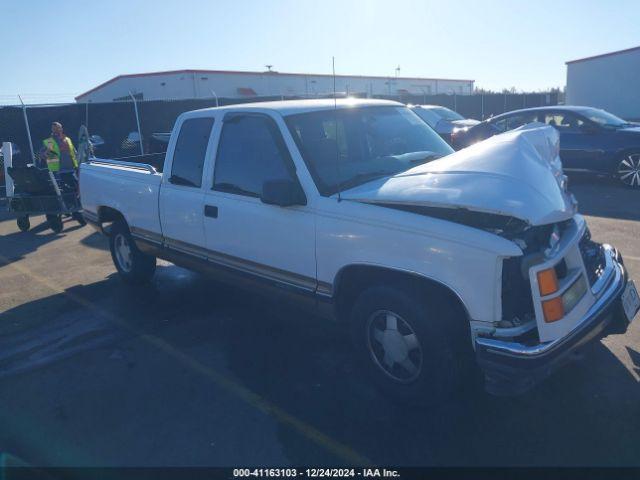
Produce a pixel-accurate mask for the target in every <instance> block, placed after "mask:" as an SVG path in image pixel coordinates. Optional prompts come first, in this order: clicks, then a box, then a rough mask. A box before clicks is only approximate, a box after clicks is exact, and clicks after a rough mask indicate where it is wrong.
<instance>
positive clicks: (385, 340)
mask: <svg viewBox="0 0 640 480" xmlns="http://www.w3.org/2000/svg"><path fill="white" fill-rule="evenodd" d="M367 345H368V347H369V353H370V354H371V358H372V359H373V361H374V363H375V364H376V365H377V366H378V367H379V368H380V369H381V370H382V372H384V374H385V375H387V376H388V377H390V378H391V379H392V380H394V381H396V382H400V383H410V382H412V381H414V380H415V379H416V378H418V377H419V376H420V372H421V371H422V363H423V354H422V348H421V346H420V342H419V340H418V336H417V335H416V333H415V332H414V330H413V328H411V325H410V324H409V323H408V322H406V321H405V320H404V319H403V318H402V317H401V316H400V315H398V314H397V313H394V312H391V311H389V310H378V311H377V312H374V313H373V314H372V315H371V316H370V317H369V319H368V321H367Z"/></svg>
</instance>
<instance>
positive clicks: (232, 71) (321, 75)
mask: <svg viewBox="0 0 640 480" xmlns="http://www.w3.org/2000/svg"><path fill="white" fill-rule="evenodd" d="M177 73H196V74H200V73H208V74H230V75H237V74H249V75H274V76H301V75H302V76H308V77H332V76H333V75H331V74H330V73H291V72H287V73H284V72H251V71H249V72H247V71H241V70H165V71H160V72H147V73H129V74H124V75H118V76H117V77H113V78H112V79H110V80H107V81H106V82H103V83H101V84H100V85H98V86H97V87H93V88H92V89H91V90H87V91H86V92H84V93H81V94H80V95H78V96H77V97H75V99H76V100H78V99H80V98H82V97H85V96H87V95H89V94H90V93H92V92H95V91H96V90H98V89H100V88H102V87H104V86H105V85H108V84H110V83H113V82H115V81H116V80H119V79H121V78H136V77H150V76H154V75H172V74H177ZM336 77H340V78H344V77H346V78H376V79H395V78H396V77H394V76H393V75H389V76H386V77H383V76H379V75H336ZM397 80H436V81H446V82H475V80H468V79H461V78H428V77H397Z"/></svg>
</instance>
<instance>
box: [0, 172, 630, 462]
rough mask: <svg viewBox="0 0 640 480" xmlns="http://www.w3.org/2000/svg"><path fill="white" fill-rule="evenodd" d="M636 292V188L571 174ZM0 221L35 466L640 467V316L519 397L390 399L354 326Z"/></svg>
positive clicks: (0, 256)
mask: <svg viewBox="0 0 640 480" xmlns="http://www.w3.org/2000/svg"><path fill="white" fill-rule="evenodd" d="M571 182H572V183H571V185H572V190H573V191H574V193H575V194H576V196H577V197H578V200H579V202H580V209H581V211H582V213H583V214H585V215H587V216H588V222H589V225H590V228H591V230H592V233H593V236H594V238H595V239H596V240H598V241H601V242H608V243H611V244H613V245H615V246H616V247H618V248H619V249H620V250H621V251H622V253H623V255H624V258H625V263H626V265H627V266H628V267H629V270H630V273H631V276H632V278H634V279H635V281H636V283H637V284H640V241H639V240H638V239H639V238H640V192H638V191H631V190H628V189H623V188H619V187H617V186H616V185H613V184H611V183H609V182H606V181H604V180H587V179H581V178H572V179H571ZM1 215H2V216H0V312H3V313H2V314H0V382H1V385H2V386H1V387H0V450H2V451H3V452H6V453H9V454H11V455H14V456H16V457H18V458H21V459H23V460H24V461H26V462H28V463H30V464H35V465H74V466H77V465H84V466H89V465H91V466H93V465H101V466H129V465H130V466H140V465H149V466H159V465H162V466H165V465H172V466H183V465H189V466H203V465H207V466H209V465H225V466H229V465H234V466H249V465H259V466H271V465H278V466H284V465H318V466H320V465H323V466H326V465H354V464H378V465H394V466H409V465H434V466H445V465H459V466H470V465H483V466H505V465H566V466H574V465H599V466H614V465H615V466H623V465H640V457H639V456H638V445H640V388H639V384H638V382H639V379H640V326H639V325H638V323H639V322H640V319H636V322H635V323H634V324H633V325H632V327H631V328H630V330H629V331H628V332H627V334H626V335H624V336H621V335H617V336H612V337H609V338H607V339H605V340H603V341H602V342H598V343H595V344H593V345H591V346H590V347H589V348H588V349H586V351H585V352H584V359H583V360H582V361H581V362H577V363H574V364H571V365H568V366H567V367H566V368H564V369H562V370H561V371H559V372H557V374H555V375H554V376H553V377H551V378H549V379H548V380H547V381H546V382H544V383H543V384H541V385H540V386H538V387H536V388H535V389H534V390H533V391H531V392H529V393H527V394H525V395H524V396H521V397H516V398H498V397H491V396H487V395H485V394H483V393H479V392H476V391H471V392H466V393H464V395H461V397H460V398H457V399H455V400H452V401H450V402H448V403H447V404H444V405H441V406H439V407H432V408H429V409H414V408H407V407H405V406H402V405H398V404H395V403H393V402H391V401H389V400H388V399H386V398H385V397H383V396H382V395H381V394H379V393H378V392H377V391H376V390H374V389H373V388H372V387H371V386H370V385H369V384H368V383H367V382H366V380H365V379H364V378H362V375H361V373H360V371H359V369H358V367H357V366H356V365H355V363H354V360H353V358H352V356H351V349H350V345H349V342H348V338H347V336H346V333H345V332H344V331H343V330H342V329H340V328H338V327H330V328H326V327H325V326H324V325H322V324H321V323H319V322H318V321H317V320H314V319H311V318H307V316H306V315H304V314H301V313H299V312H296V311H293V310H289V309H288V308H287V307H285V306H282V305H277V304H271V303H270V302H269V301H268V300H264V299H261V298H258V297H253V296H249V295H248V294H246V293H243V292H241V291H237V290H233V289H231V288H228V287H224V286H221V285H219V284H216V283H213V282H212V281H210V280H208V279H207V278H205V277H202V276H199V275H197V274H193V273H191V272H188V271H186V270H183V269H181V268H178V267H175V266H173V265H171V264H168V263H161V264H160V266H159V268H158V272H157V275H156V277H155V279H154V281H153V284H152V285H151V286H148V287H145V288H130V287H127V286H125V285H124V284H122V283H121V282H120V281H119V280H118V278H117V277H116V276H115V274H114V271H115V269H114V267H113V264H112V261H111V257H110V255H109V251H108V247H107V242H106V240H105V239H104V238H103V237H101V236H100V235H98V234H97V233H96V232H95V231H94V230H92V229H91V228H89V227H84V228H80V227H78V226H77V224H75V222H72V221H68V222H66V224H65V230H64V232H63V233H62V234H59V235H56V234H54V233H52V232H51V230H49V229H47V228H46V225H45V224H44V218H36V219H33V221H32V225H34V228H33V230H32V231H31V232H29V233H20V232H19V231H18V229H17V227H16V224H15V221H14V219H13V218H12V217H10V216H9V215H8V214H6V213H2V214H1Z"/></svg>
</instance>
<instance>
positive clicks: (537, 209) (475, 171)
mask: <svg viewBox="0 0 640 480" xmlns="http://www.w3.org/2000/svg"><path fill="white" fill-rule="evenodd" d="M559 145H560V139H559V136H558V132H557V131H556V130H555V129H554V128H552V127H549V126H545V125H544V124H541V123H532V124H528V125H524V126H523V127H520V128H518V129H516V130H512V131H510V132H507V133H504V134H501V135H496V136H493V137H491V138H489V139H488V140H485V141H483V142H480V143H477V144H475V145H473V146H471V147H469V148H466V149H463V150H460V151H458V152H456V153H453V154H451V155H448V156H446V157H444V158H442V159H439V160H435V161H433V162H430V163H426V164H424V165H419V166H417V167H414V168H411V169H410V170H407V171H404V172H402V173H399V174H397V175H394V176H392V177H385V178H383V179H379V180H375V181H372V182H368V183H366V184H364V185H360V186H358V187H355V188H353V189H350V190H347V191H345V192H342V193H341V198H342V199H344V200H355V201H361V202H366V203H374V204H387V205H391V206H392V205H399V206H400V205H407V206H428V207H444V208H452V209H466V210H470V211H476V212H483V213H491V214H497V215H504V216H509V217H515V218H517V219H520V220H523V221H525V222H527V223H528V224H530V225H546V224H550V223H555V222H560V221H563V220H567V219H569V218H571V217H572V216H573V215H574V214H575V213H576V210H577V208H576V207H577V203H576V201H575V198H574V197H573V195H571V194H569V193H568V192H567V191H566V177H565V176H564V174H563V172H562V163H561V162H560V158H559V156H558V152H559Z"/></svg>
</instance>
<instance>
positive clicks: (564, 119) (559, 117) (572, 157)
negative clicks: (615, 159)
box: [544, 111, 603, 171]
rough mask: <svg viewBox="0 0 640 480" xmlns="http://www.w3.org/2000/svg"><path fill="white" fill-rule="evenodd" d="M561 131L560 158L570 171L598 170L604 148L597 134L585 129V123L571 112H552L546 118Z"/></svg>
mask: <svg viewBox="0 0 640 480" xmlns="http://www.w3.org/2000/svg"><path fill="white" fill-rule="evenodd" d="M544 121H545V123H546V124H547V125H551V126H552V127H555V128H556V130H558V132H559V133H560V160H562V166H563V167H564V168H565V169H566V170H568V171H572V170H573V171H581V170H596V169H597V165H598V163H599V160H600V158H601V157H602V154H603V150H602V149H601V148H600V146H599V145H598V143H599V139H598V136H597V135H593V134H591V133H588V132H586V131H585V130H584V129H583V125H584V123H585V121H584V120H582V119H580V118H579V117H577V116H576V115H574V114H573V113H571V112H566V111H562V112H550V113H547V114H546V115H545V119H544Z"/></svg>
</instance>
